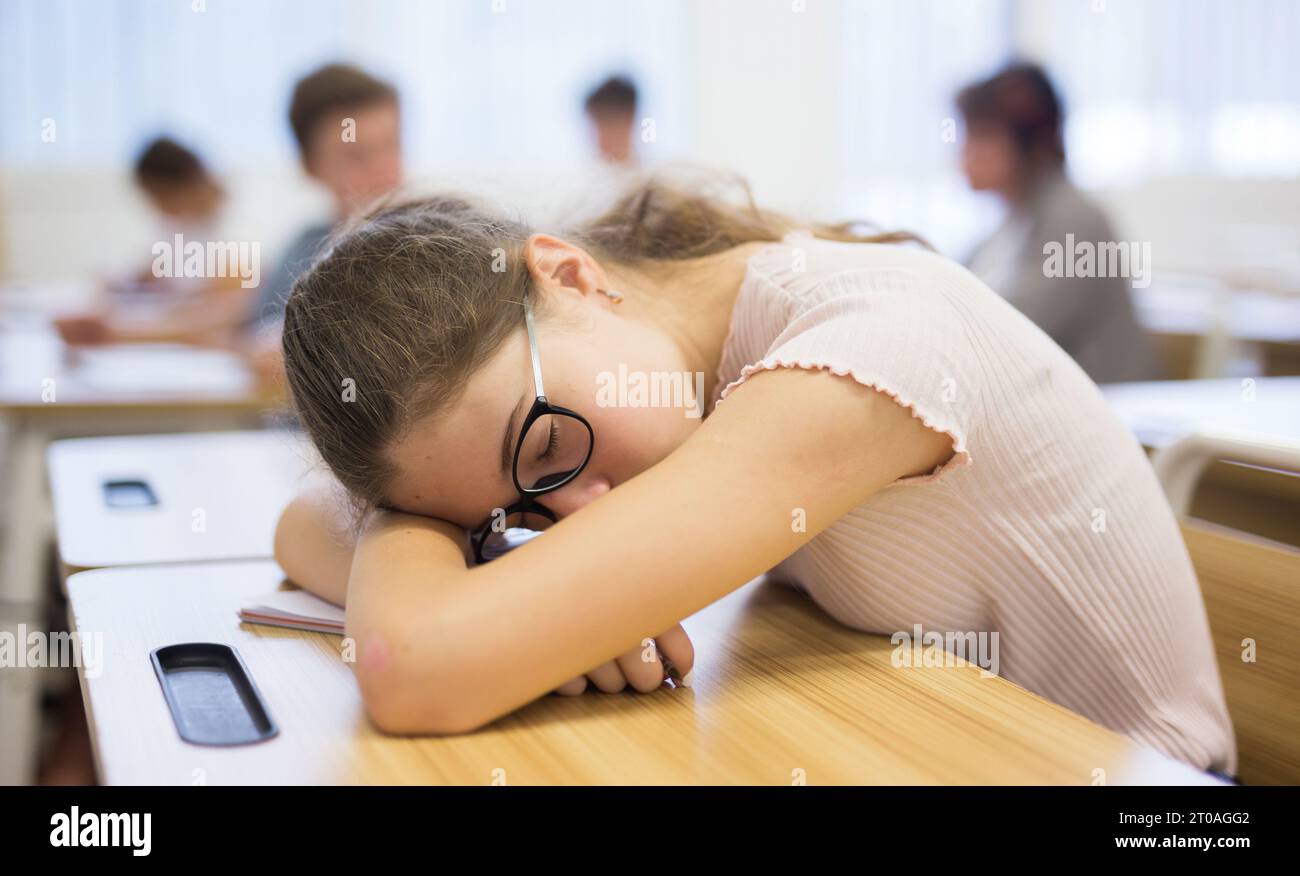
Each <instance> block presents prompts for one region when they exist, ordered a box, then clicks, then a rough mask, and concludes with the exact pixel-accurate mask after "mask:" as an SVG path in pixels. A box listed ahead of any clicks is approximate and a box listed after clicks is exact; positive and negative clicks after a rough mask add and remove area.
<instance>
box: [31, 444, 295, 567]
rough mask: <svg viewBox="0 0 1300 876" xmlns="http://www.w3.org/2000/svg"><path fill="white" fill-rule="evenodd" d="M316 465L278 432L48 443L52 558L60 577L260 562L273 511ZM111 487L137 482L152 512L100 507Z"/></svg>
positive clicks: (268, 551) (268, 543)
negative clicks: (127, 568) (149, 494)
mask: <svg viewBox="0 0 1300 876" xmlns="http://www.w3.org/2000/svg"><path fill="white" fill-rule="evenodd" d="M315 463H316V456H315V454H314V452H313V451H312V450H311V447H310V444H309V443H308V442H306V441H305V440H304V439H302V438H300V437H298V436H297V435H295V434H294V433H292V432H286V431H278V430H275V431H272V430H264V431H257V432H216V433H203V434H193V435H136V436H128V437H113V438H77V439H70V440H64V441H56V442H54V444H52V445H51V446H50V449H49V471H50V491H51V494H52V496H53V499H54V515H55V523H56V528H57V532H58V545H59V557H60V559H62V561H63V563H64V565H65V567H67V570H68V571H75V570H79V569H91V568H100V567H104V566H123V565H148V564H153V563H181V562H198V561H203V560H240V559H265V558H269V557H270V556H271V555H272V538H273V535H274V533H275V524H276V521H277V520H278V519H279V516H280V512H281V511H283V510H284V508H285V506H286V505H288V504H289V500H290V499H292V498H293V496H294V494H295V493H296V492H297V490H298V487H299V486H300V484H301V481H302V479H303V476H304V475H305V473H306V472H307V471H309V470H310V469H311V467H312V466H313V465H314V464H315ZM114 480H139V481H142V482H143V483H146V484H147V485H148V486H149V487H150V489H151V490H152V491H153V493H154V495H155V497H156V498H157V502H158V504H156V505H153V506H148V507H125V508H123V507H117V508H114V507H109V505H108V504H107V503H106V501H105V496H104V484H106V483H107V482H110V481H114Z"/></svg>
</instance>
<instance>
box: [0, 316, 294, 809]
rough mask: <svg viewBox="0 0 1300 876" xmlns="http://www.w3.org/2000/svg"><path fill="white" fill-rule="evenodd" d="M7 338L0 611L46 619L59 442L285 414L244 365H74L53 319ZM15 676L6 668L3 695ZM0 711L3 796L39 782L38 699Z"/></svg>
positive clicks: (123, 355)
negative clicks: (51, 486)
mask: <svg viewBox="0 0 1300 876" xmlns="http://www.w3.org/2000/svg"><path fill="white" fill-rule="evenodd" d="M19 311H20V309H15V310H13V311H12V312H11V311H10V310H8V309H6V311H5V312H4V313H3V314H0V315H2V316H3V320H2V321H3V323H4V325H3V327H0V484H3V485H4V489H3V493H4V497H3V499H2V500H0V514H3V517H2V518H0V603H3V604H8V605H11V606H21V607H22V608H23V610H24V611H29V612H31V613H32V614H34V615H36V616H40V615H41V614H42V612H43V605H44V602H45V593H44V590H43V588H44V584H45V572H46V563H47V561H48V558H49V557H48V551H49V547H50V541H51V536H52V534H53V521H52V519H51V518H52V513H51V509H50V501H49V496H48V495H47V493H46V489H45V484H46V478H45V451H46V448H47V447H48V445H49V443H50V442H51V441H53V440H54V439H57V438H68V437H77V436H85V435H114V434H139V433H143V432H185V431H207V430H213V429H238V428H244V429H247V428H254V427H258V426H261V425H262V424H263V423H264V421H265V419H266V418H267V416H268V414H270V413H271V412H272V411H273V410H274V408H275V404H276V400H275V399H274V397H273V396H271V395H268V394H267V393H266V392H265V391H263V390H262V388H260V387H259V386H257V385H256V383H255V382H254V380H253V378H252V375H251V372H250V371H249V370H248V369H247V368H246V367H245V366H244V364H243V362H242V361H240V359H239V358H238V357H235V356H234V355H232V354H227V353H220V352H217V351H212V350H198V349H186V348H176V347H150V346H143V347H138V348H132V349H114V348H108V349H103V350H96V351H93V352H91V353H88V354H80V355H77V354H72V353H71V351H69V350H68V349H67V348H66V347H65V346H64V345H63V343H62V341H60V340H59V338H58V336H57V334H55V332H54V330H53V328H52V327H51V325H50V323H49V321H48V318H47V317H45V316H42V315H41V314H39V313H35V312H33V313H28V314H24V313H22V312H19ZM14 671H15V670H10V669H6V668H0V685H3V684H5V683H7V681H8V678H7V676H8V675H10V674H12V673H13V672H14ZM23 702H24V705H23V706H22V707H21V708H19V707H18V706H17V705H15V704H14V703H9V704H7V706H6V708H4V709H0V784H24V783H26V782H28V781H30V780H31V779H32V778H33V774H32V753H33V751H34V750H35V748H34V746H35V740H36V730H37V728H36V723H35V722H36V716H37V705H38V702H39V691H37V690H35V689H34V688H33V689H32V691H31V693H30V694H29V695H27V696H25V698H24V701H23Z"/></svg>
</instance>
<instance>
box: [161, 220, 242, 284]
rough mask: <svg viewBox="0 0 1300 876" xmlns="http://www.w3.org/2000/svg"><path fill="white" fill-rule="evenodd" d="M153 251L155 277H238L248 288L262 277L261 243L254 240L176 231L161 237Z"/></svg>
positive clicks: (240, 282)
mask: <svg viewBox="0 0 1300 876" xmlns="http://www.w3.org/2000/svg"><path fill="white" fill-rule="evenodd" d="M150 252H152V253H153V257H154V259H153V275H154V276H155V277H206V278H213V277H239V285H240V286H242V287H243V288H245V289H251V288H252V287H254V286H256V285H258V284H259V283H260V282H261V280H262V265H261V262H262V245H261V244H260V243H258V242H257V241H256V240H253V241H248V240H239V241H235V240H209V241H207V242H206V243H205V242H204V241H200V240H190V241H186V240H185V235H183V234H177V235H176V236H175V237H174V238H173V239H172V240H160V241H158V242H157V243H155V244H154V245H153V249H152V250H150Z"/></svg>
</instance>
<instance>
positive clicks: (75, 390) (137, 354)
mask: <svg viewBox="0 0 1300 876" xmlns="http://www.w3.org/2000/svg"><path fill="white" fill-rule="evenodd" d="M274 402H275V399H274V397H273V395H272V394H271V393H269V392H268V391H267V390H265V389H264V388H263V387H260V386H259V385H258V383H257V380H256V378H255V376H254V375H253V373H252V371H251V370H250V369H249V368H248V366H247V365H246V364H245V363H244V362H243V360H242V359H240V358H239V357H238V356H236V355H235V354H234V353H231V352H227V351H224V350H214V349H204V348H200V347H192V346H187V345H183V344H118V345H108V346H104V347H78V348H73V347H68V346H67V345H65V344H64V343H63V342H62V341H61V340H59V337H58V335H57V334H56V333H55V332H54V330H53V328H52V327H51V326H50V325H49V324H48V323H24V324H20V325H12V324H11V325H7V326H4V327H0V412H18V413H44V414H49V415H57V414H59V413H66V412H68V411H70V410H71V411H77V412H82V411H87V410H90V411H95V410H104V409H109V410H116V409H121V408H128V407H129V408H141V407H144V408H164V407H201V408H228V407H235V408H247V409H251V410H257V409H265V408H269V407H271V406H272V405H273V403H274Z"/></svg>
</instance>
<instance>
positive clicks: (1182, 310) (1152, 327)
mask: <svg viewBox="0 0 1300 876" xmlns="http://www.w3.org/2000/svg"><path fill="white" fill-rule="evenodd" d="M1133 297H1134V306H1135V307H1136V309H1137V313H1138V318H1139V320H1140V321H1141V322H1142V324H1143V326H1145V327H1146V329H1147V330H1148V331H1152V332H1156V333H1159V334H1172V335H1208V334H1211V333H1213V332H1214V331H1215V330H1216V328H1217V327H1218V326H1220V325H1222V328H1223V330H1225V331H1226V332H1227V333H1228V334H1229V335H1230V336H1231V337H1234V338H1237V339H1239V340H1243V341H1268V342H1273V343H1297V342H1300V297H1297V296H1295V295H1284V294H1278V293H1274V292H1267V291H1262V290H1250V289H1232V288H1230V287H1228V286H1226V285H1223V284H1221V283H1217V282H1215V281H1213V280H1209V279H1201V280H1188V279H1187V278H1181V279H1180V278H1168V279H1158V280H1156V281H1155V282H1154V283H1152V285H1151V286H1150V287H1148V288H1145V289H1134V290H1133Z"/></svg>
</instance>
